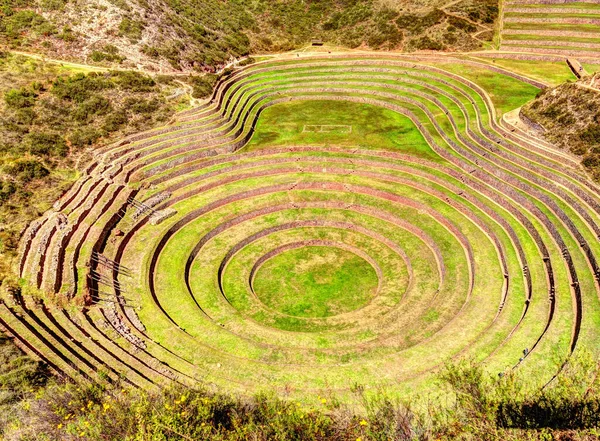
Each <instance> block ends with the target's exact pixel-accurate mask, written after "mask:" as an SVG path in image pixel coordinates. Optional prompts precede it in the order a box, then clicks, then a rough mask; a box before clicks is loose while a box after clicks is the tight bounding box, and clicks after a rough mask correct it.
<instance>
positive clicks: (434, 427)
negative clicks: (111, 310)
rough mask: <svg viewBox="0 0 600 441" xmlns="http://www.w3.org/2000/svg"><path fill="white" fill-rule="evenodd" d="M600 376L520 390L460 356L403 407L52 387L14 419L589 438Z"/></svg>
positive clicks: (581, 362) (199, 435) (68, 435)
mask: <svg viewBox="0 0 600 441" xmlns="http://www.w3.org/2000/svg"><path fill="white" fill-rule="evenodd" d="M17 360H18V361H17ZM0 361H2V360H1V359H0ZM11 363H12V366H15V367H17V369H18V367H19V366H21V364H24V365H28V363H29V364H30V363H31V362H30V361H28V360H27V359H26V358H23V360H20V359H18V358H16V359H15V357H13V358H12V361H11ZM33 368H35V366H33ZM599 370H600V367H599V366H598V363H597V360H594V359H593V358H592V356H591V354H590V353H589V352H587V351H585V350H582V352H581V353H579V354H578V355H577V356H575V357H571V359H570V360H569V363H568V364H567V365H566V368H565V369H563V370H562V372H561V373H560V375H558V376H557V378H556V379H555V380H554V382H552V383H551V384H550V385H549V387H547V388H546V389H544V390H543V391H539V390H537V389H536V390H533V391H526V388H525V387H524V386H525V385H526V384H527V383H526V382H527V380H528V379H527V378H526V377H525V376H523V375H520V374H519V371H518V370H516V371H515V370H509V371H507V372H505V373H504V376H503V377H498V376H496V375H493V376H492V375H490V374H488V373H486V372H485V371H484V370H483V369H482V367H481V366H480V365H478V364H476V363H474V362H469V361H464V360H463V361H459V362H457V363H455V364H447V365H446V366H445V368H443V370H442V371H441V373H440V374H439V383H440V385H441V387H443V388H444V389H445V390H446V392H447V394H448V395H447V396H445V398H444V399H442V400H439V399H436V398H433V399H432V398H427V400H426V401H425V400H424V401H420V402H413V403H409V402H402V401H399V400H392V399H389V398H388V397H387V396H386V394H385V392H384V391H380V392H379V393H377V394H375V395H371V396H366V395H365V394H364V391H363V390H362V388H361V387H360V386H358V387H356V388H354V389H353V393H355V394H356V396H357V398H358V402H359V405H358V406H355V407H352V408H349V407H345V406H343V405H342V404H340V403H339V402H337V400H336V399H335V397H334V396H330V397H328V399H327V400H326V402H327V404H326V405H325V406H326V407H325V408H311V407H305V406H304V405H300V404H299V403H295V402H293V401H291V400H283V399H279V398H277V397H275V396H273V395H268V394H259V395H256V396H254V397H237V396H232V395H227V394H220V393H213V392H209V391H208V390H205V389H203V388H202V387H199V388H192V389H190V388H186V387H182V386H179V387H173V388H168V389H161V390H157V391H143V390H139V389H128V388H123V387H121V386H120V385H114V386H111V387H108V388H106V387H101V386H98V385H92V386H81V385H79V386H78V385H71V384H65V385H57V384H51V385H49V386H46V387H45V388H44V389H42V390H41V391H40V393H39V394H38V397H37V398H36V399H35V400H34V401H33V404H32V405H31V406H30V407H28V409H29V410H24V411H23V410H20V411H19V413H18V414H16V416H15V418H14V419H13V422H14V423H15V425H14V427H16V429H15V431H16V433H18V434H19V435H21V436H22V437H23V438H19V439H31V440H38V439H40V440H41V439H44V440H62V439H86V440H98V441H100V440H102V441H113V440H114V441H117V440H118V441H121V440H128V439H129V440H134V439H139V440H142V439H144V440H146V439H147V440H168V439H186V440H187V439H189V440H211V441H246V440H249V439H253V440H254V439H255V440H260V441H267V440H281V441H283V440H286V441H287V440H292V441H294V440H296V441H304V440H318V441H327V440H331V441H334V440H335V441H354V440H365V441H366V440H369V441H387V440H396V441H413V440H422V441H433V440H444V441H451V440H459V439H460V440H487V441H522V440H530V441H542V440H544V441H546V440H567V439H568V440H582V441H583V440H590V441H591V440H593V439H597V438H596V437H595V435H594V434H595V433H597V432H596V427H597V426H598V424H599V423H600V421H599V417H600V396H599V394H598V391H597V382H598V374H600V372H599ZM9 372H10V370H9ZM29 372H31V373H33V375H30V376H29V378H30V379H29V380H27V381H23V382H22V381H18V382H16V384H17V390H22V389H23V388H25V387H27V388H29V387H31V386H30V384H31V383H33V384H34V385H37V384H39V383H37V381H40V380H41V381H43V379H44V378H43V377H42V376H40V375H39V374H36V370H35V369H30V370H29ZM0 378H1V377H0ZM9 378H10V377H9ZM38 379H40V380H38ZM21 394H22V396H27V394H26V393H23V392H21ZM442 401H443V402H442ZM16 408H19V409H22V407H20V406H19V402H18V401H17V400H15V404H14V407H11V408H9V409H16ZM6 427H7V429H8V425H6ZM531 429H536V430H531ZM540 429H541V430H540ZM565 429H575V430H577V431H578V432H568V431H565ZM0 430H2V429H0ZM0 433H1V432H0ZM39 433H43V434H44V435H43V437H39V436H38V434H39ZM7 434H12V433H11V432H7ZM175 435H176V436H175Z"/></svg>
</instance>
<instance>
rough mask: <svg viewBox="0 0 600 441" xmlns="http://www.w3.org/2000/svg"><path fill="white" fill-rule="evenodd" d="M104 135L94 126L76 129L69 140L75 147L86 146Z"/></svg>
mask: <svg viewBox="0 0 600 441" xmlns="http://www.w3.org/2000/svg"><path fill="white" fill-rule="evenodd" d="M101 137H102V133H101V132H100V131H99V130H96V129H94V128H93V127H82V128H80V129H76V130H74V131H73V133H71V134H70V135H69V141H70V142H71V145H73V146H74V147H78V148H81V147H85V146H90V145H92V144H94V143H95V142H96V141H98V139H100V138H101Z"/></svg>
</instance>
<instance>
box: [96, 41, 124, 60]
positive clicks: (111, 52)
mask: <svg viewBox="0 0 600 441" xmlns="http://www.w3.org/2000/svg"><path fill="white" fill-rule="evenodd" d="M90 58H91V59H92V61H95V62H97V63H99V62H101V61H109V62H114V63H122V62H123V60H125V57H123V56H122V55H119V49H118V48H117V47H116V46H113V45H112V44H107V45H105V46H104V47H103V48H102V50H94V51H92V53H91V54H90Z"/></svg>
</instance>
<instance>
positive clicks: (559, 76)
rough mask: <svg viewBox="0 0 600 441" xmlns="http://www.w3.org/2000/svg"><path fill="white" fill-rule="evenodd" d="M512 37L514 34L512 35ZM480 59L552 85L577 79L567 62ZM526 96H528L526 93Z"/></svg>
mask: <svg viewBox="0 0 600 441" xmlns="http://www.w3.org/2000/svg"><path fill="white" fill-rule="evenodd" d="M511 38H512V35H511ZM478 61H480V62H483V63H489V64H491V65H493V66H498V67H502V68H504V69H507V70H510V71H512V72H516V73H518V74H521V75H525V76H526V77H529V78H533V79H535V80H539V81H543V82H545V83H548V84H551V85H559V84H561V83H564V82H565V81H568V80H575V79H576V78H575V75H573V72H571V69H569V66H567V63H565V62H562V61H560V62H550V61H535V62H531V61H526V60H509V59H503V58H491V59H490V58H479V59H478ZM525 96H528V94H526V95H525Z"/></svg>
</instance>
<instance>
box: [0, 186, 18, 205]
mask: <svg viewBox="0 0 600 441" xmlns="http://www.w3.org/2000/svg"><path fill="white" fill-rule="evenodd" d="M16 191H17V186H16V185H15V184H14V182H11V181H0V204H3V203H4V202H6V201H7V200H8V199H9V198H10V197H11V196H12V195H13V194H15V192H16Z"/></svg>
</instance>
